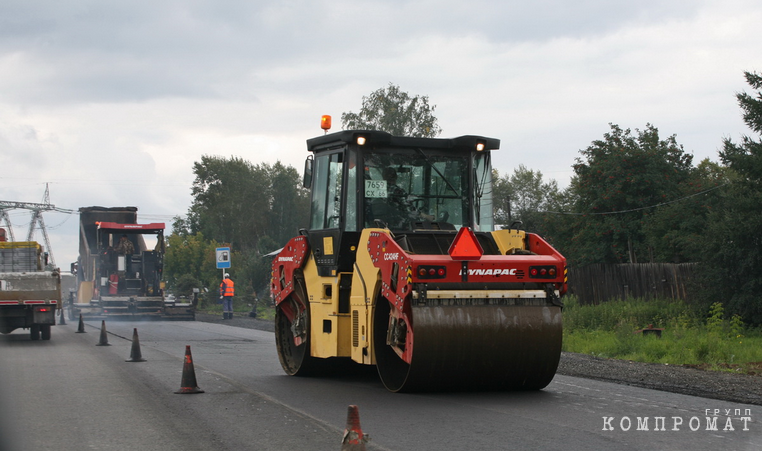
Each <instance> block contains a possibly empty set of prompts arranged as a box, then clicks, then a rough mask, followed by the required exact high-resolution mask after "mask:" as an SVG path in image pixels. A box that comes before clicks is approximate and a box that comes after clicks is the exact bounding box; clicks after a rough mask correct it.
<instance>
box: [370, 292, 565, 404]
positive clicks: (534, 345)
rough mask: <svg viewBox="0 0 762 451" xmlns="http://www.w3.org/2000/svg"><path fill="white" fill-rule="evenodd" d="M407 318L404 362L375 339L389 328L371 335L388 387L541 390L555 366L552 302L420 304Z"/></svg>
mask: <svg viewBox="0 0 762 451" xmlns="http://www.w3.org/2000/svg"><path fill="white" fill-rule="evenodd" d="M384 311H385V312H384ZM388 311H389V307H388V306H381V308H379V309H378V312H377V314H378V315H381V316H382V315H383V314H384V313H386V314H387V315H388ZM381 316H379V317H378V322H377V323H376V326H380V325H381V324H382V320H381ZM412 317H413V318H412V323H413V326H412V327H413V332H414V333H413V337H414V343H413V354H412V360H411V363H410V364H409V365H408V364H407V363H405V362H404V361H403V360H402V359H400V358H399V357H398V356H397V355H396V353H394V351H393V350H391V348H390V347H389V346H386V344H385V340H382V341H381V342H379V341H378V339H379V338H381V333H384V334H385V333H386V328H387V327H386V326H383V327H381V329H383V332H380V331H377V332H376V333H377V335H376V336H375V338H376V357H377V365H378V371H379V374H380V376H381V379H382V380H383V382H384V385H386V387H387V388H388V389H389V390H391V391H403V392H407V391H451V390H453V391H456V390H457V391H460V390H539V389H542V388H544V387H545V386H547V385H548V384H549V383H550V381H551V380H552V379H553V377H554V375H555V373H556V369H557V368H558V362H559V359H560V356H561V341H562V320H561V309H560V307H558V306H555V305H553V304H550V303H545V302H542V305H467V306H417V307H413V308H412ZM408 345H409V344H408ZM384 348H385V349H384Z"/></svg>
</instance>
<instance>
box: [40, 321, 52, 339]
mask: <svg viewBox="0 0 762 451" xmlns="http://www.w3.org/2000/svg"><path fill="white" fill-rule="evenodd" d="M40 332H42V339H43V340H50V324H44V325H42V326H40Z"/></svg>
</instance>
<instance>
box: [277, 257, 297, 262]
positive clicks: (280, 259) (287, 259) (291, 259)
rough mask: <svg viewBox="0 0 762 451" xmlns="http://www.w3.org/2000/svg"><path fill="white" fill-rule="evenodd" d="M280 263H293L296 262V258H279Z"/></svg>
mask: <svg viewBox="0 0 762 451" xmlns="http://www.w3.org/2000/svg"><path fill="white" fill-rule="evenodd" d="M278 261H279V262H292V261H294V257H293V256H292V257H278Z"/></svg>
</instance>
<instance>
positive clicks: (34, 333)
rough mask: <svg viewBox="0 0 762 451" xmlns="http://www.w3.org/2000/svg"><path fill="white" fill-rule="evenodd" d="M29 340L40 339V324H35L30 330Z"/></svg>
mask: <svg viewBox="0 0 762 451" xmlns="http://www.w3.org/2000/svg"><path fill="white" fill-rule="evenodd" d="M29 338H30V339H32V340H39V339H40V325H39V324H33V325H32V327H30V328H29Z"/></svg>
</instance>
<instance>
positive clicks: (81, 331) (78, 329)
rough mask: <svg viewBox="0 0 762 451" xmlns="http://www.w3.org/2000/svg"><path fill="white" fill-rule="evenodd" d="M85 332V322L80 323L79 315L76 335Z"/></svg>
mask: <svg viewBox="0 0 762 451" xmlns="http://www.w3.org/2000/svg"><path fill="white" fill-rule="evenodd" d="M85 332H86V331H85V322H84V321H82V314H81V313H80V314H79V327H77V333H78V334H84V333H85Z"/></svg>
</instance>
